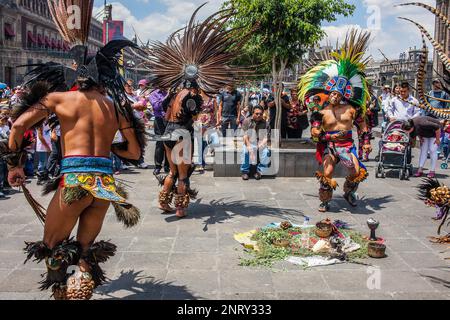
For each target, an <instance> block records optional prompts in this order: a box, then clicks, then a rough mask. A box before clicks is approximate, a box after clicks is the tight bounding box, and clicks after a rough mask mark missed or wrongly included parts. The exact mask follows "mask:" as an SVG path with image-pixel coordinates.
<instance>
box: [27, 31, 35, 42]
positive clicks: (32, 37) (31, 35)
mask: <svg viewBox="0 0 450 320" xmlns="http://www.w3.org/2000/svg"><path fill="white" fill-rule="evenodd" d="M28 40H30V41H31V42H33V43H37V39H36V38H35V36H34V35H33V33H32V32H31V31H28Z"/></svg>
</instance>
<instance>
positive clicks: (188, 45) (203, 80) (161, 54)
mask: <svg viewBox="0 0 450 320" xmlns="http://www.w3.org/2000/svg"><path fill="white" fill-rule="evenodd" d="M204 5H205V4H203V5H201V6H200V7H199V8H198V9H197V10H195V12H194V13H193V15H192V17H191V19H190V21H189V23H188V25H187V26H186V27H185V28H184V29H180V30H178V31H176V32H174V33H173V34H172V35H171V36H169V38H168V40H167V41H166V43H161V42H153V43H152V44H151V45H150V48H149V49H148V53H149V57H148V62H147V67H148V68H149V71H150V72H151V73H152V75H153V76H154V77H153V78H152V79H151V80H150V82H151V83H152V84H153V86H154V87H156V88H159V89H163V90H166V91H175V90H176V89H177V88H179V87H180V86H184V87H185V88H189V87H197V86H198V87H199V88H200V89H202V90H203V91H205V92H206V93H210V94H214V93H217V92H218V91H219V90H220V89H221V88H223V87H225V86H226V85H227V84H230V83H232V82H233V81H234V79H235V77H236V74H237V72H239V70H237V69H234V68H232V67H231V66H230V65H229V63H230V62H231V61H232V60H233V59H234V58H236V57H237V55H238V53H239V50H240V48H242V46H243V44H244V43H245V41H246V39H247V38H248V35H242V34H241V35H238V31H239V30H238V29H227V28H226V27H225V25H226V23H227V21H228V20H229V19H230V17H231V16H232V12H231V11H230V10H223V11H219V12H217V13H215V14H213V15H211V16H210V17H208V18H207V19H206V20H205V21H203V22H201V23H198V22H196V21H195V18H196V15H197V13H198V11H199V10H200V9H201V8H202V7H203V6H204Z"/></svg>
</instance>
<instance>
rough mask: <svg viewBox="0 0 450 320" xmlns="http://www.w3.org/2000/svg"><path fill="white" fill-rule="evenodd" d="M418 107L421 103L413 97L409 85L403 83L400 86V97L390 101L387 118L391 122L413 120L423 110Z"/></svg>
mask: <svg viewBox="0 0 450 320" xmlns="http://www.w3.org/2000/svg"><path fill="white" fill-rule="evenodd" d="M418 105H419V101H418V100H417V99H416V98H414V97H413V96H412V95H411V88H410V86H409V83H408V82H403V83H402V84H401V85H400V95H399V96H398V97H397V96H396V97H394V98H393V99H392V100H391V101H390V103H389V106H388V108H387V112H386V116H387V118H388V119H389V122H393V121H398V120H399V121H407V120H410V119H413V118H415V117H418V116H419V115H420V111H421V109H420V108H419V107H417V106H418Z"/></svg>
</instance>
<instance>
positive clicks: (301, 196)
mask: <svg viewBox="0 0 450 320" xmlns="http://www.w3.org/2000/svg"><path fill="white" fill-rule="evenodd" d="M151 159H152V156H151V154H149V155H148V160H149V162H150V163H151V162H152V161H150V160H151ZM416 159H417V157H416ZM369 166H370V168H369V169H370V173H371V177H370V179H369V181H368V182H366V183H364V184H363V185H362V186H361V189H360V192H359V193H360V196H361V197H362V200H361V203H360V206H359V207H358V208H356V209H349V208H348V205H347V204H346V202H345V201H344V199H343V198H342V190H341V189H340V190H338V191H337V192H336V194H335V200H334V201H333V203H332V211H331V212H330V213H327V214H319V213H318V212H317V209H316V208H317V206H318V205H319V200H318V197H317V188H318V185H317V182H316V181H315V179H313V178H309V179H307V178H301V179H300V178H299V179H296V178H277V179H264V180H262V181H255V180H250V181H248V182H243V181H241V180H240V179H239V178H213V174H212V172H207V173H206V174H204V175H194V177H193V179H192V180H193V185H194V186H195V187H197V188H198V189H199V190H200V193H199V199H198V200H197V201H195V202H194V203H193V204H192V205H191V207H190V209H189V217H188V218H186V219H183V220H178V219H176V218H175V217H174V216H173V215H162V214H161V213H160V211H159V210H158V209H157V195H158V191H159V188H158V187H157V183H156V180H155V178H154V177H153V175H152V170H132V172H130V173H129V174H122V175H120V176H119V178H120V179H123V180H125V181H126V182H127V184H129V185H130V194H131V202H132V203H134V204H135V205H137V206H138V207H139V208H140V209H141V210H142V219H141V222H140V223H139V225H138V226H137V227H135V228H133V229H129V230H126V229H124V228H123V226H122V225H121V224H119V223H118V222H116V219H115V216H114V214H113V212H112V210H110V211H109V213H108V216H107V219H106V221H105V224H104V227H103V230H102V232H101V234H100V236H99V238H98V239H99V240H101V239H103V240H109V239H111V241H112V242H113V243H115V244H117V245H118V252H117V254H116V256H115V257H113V258H112V259H111V260H110V261H109V262H108V263H107V264H106V265H105V270H106V271H107V274H108V276H109V277H110V279H111V281H110V283H108V284H106V285H104V286H102V287H100V288H98V289H97V291H96V294H95V296H94V298H95V299H120V298H125V299H450V290H449V289H450V260H444V258H445V257H449V256H450V251H447V252H446V253H443V251H444V250H446V249H447V248H448V246H444V245H436V244H432V243H430V242H429V241H428V239H427V236H434V235H436V230H437V222H434V221H432V220H431V217H432V216H433V215H434V210H433V209H430V208H427V207H426V206H425V205H424V204H422V203H421V202H420V201H418V200H416V190H415V189H414V186H416V185H417V184H418V182H419V181H418V180H417V179H414V178H411V180H410V181H400V180H399V179H398V177H397V174H393V175H392V176H390V177H388V178H387V179H385V180H382V179H375V177H374V174H373V172H374V169H373V166H374V162H371V163H370V165H369ZM439 173H440V174H439V178H441V179H443V181H444V182H446V183H450V179H448V178H447V173H446V172H442V171H440V172H439ZM338 182H339V183H340V185H341V186H342V185H343V179H338ZM30 188H31V190H32V191H33V193H34V194H35V195H36V196H37V197H38V199H39V200H40V201H41V202H42V204H45V205H46V204H47V203H48V202H49V200H50V198H49V197H46V198H40V197H39V196H38V195H39V189H38V187H37V186H36V182H35V181H32V183H31V185H30ZM0 212H1V215H0V299H49V298H50V293H49V292H40V291H39V289H38V281H39V280H40V275H41V274H42V273H43V272H44V271H45V269H44V264H43V263H42V264H40V265H37V264H35V263H34V262H29V263H27V264H26V265H24V264H23V261H24V259H25V255H24V254H23V253H22V251H21V250H22V248H23V247H24V241H37V240H40V239H41V237H42V233H43V228H42V225H41V224H40V223H39V222H38V221H37V219H36V217H35V215H34V213H33V212H32V210H31V208H30V207H29V206H28V204H27V203H26V201H25V199H24V197H23V195H22V194H21V193H14V194H12V195H10V196H9V199H8V200H3V201H1V202H0ZM304 215H307V216H309V217H311V222H313V223H315V222H317V221H319V220H321V219H323V218H326V217H329V218H331V219H341V220H344V221H346V222H348V223H350V224H351V225H352V226H353V227H354V228H355V229H357V230H359V231H361V232H363V233H365V234H368V228H367V225H366V221H367V219H368V218H369V217H373V218H375V219H376V220H379V221H380V223H381V226H380V228H379V229H378V233H377V234H378V235H379V236H381V237H383V238H385V239H386V244H387V246H388V248H387V254H388V257H387V258H385V259H381V260H376V259H367V261H365V262H366V263H369V264H373V265H374V266H378V267H379V269H374V268H368V267H367V266H364V265H357V264H340V265H332V266H326V267H325V266H324V267H316V268H313V269H309V270H303V269H301V268H299V267H296V266H294V265H290V264H288V263H281V264H278V265H276V267H275V268H274V269H273V270H270V269H265V268H250V267H241V266H239V265H238V264H239V257H243V256H244V253H243V248H242V247H241V246H240V245H239V244H238V243H237V242H235V240H234V239H233V234H234V233H237V232H245V231H249V230H252V229H254V228H257V227H261V226H264V225H266V224H268V223H270V222H279V221H282V220H290V221H292V222H294V223H299V224H301V223H302V222H303V220H304V217H303V216H304ZM373 270H379V274H380V275H381V282H380V287H379V289H376V288H375V289H372V290H371V289H369V288H368V285H367V282H368V279H369V277H370V276H371V272H373ZM377 272H378V271H377Z"/></svg>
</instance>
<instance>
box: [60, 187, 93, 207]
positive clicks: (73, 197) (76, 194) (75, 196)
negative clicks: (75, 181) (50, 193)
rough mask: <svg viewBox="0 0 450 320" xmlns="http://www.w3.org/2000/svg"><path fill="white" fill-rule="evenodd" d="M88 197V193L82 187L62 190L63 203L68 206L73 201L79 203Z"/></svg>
mask: <svg viewBox="0 0 450 320" xmlns="http://www.w3.org/2000/svg"><path fill="white" fill-rule="evenodd" d="M88 195H89V192H88V191H86V190H85V189H83V188H82V187H70V188H68V187H65V188H64V189H63V199H64V203H67V204H68V205H71V204H72V203H74V202H75V201H79V200H81V199H83V198H84V197H86V196H88Z"/></svg>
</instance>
